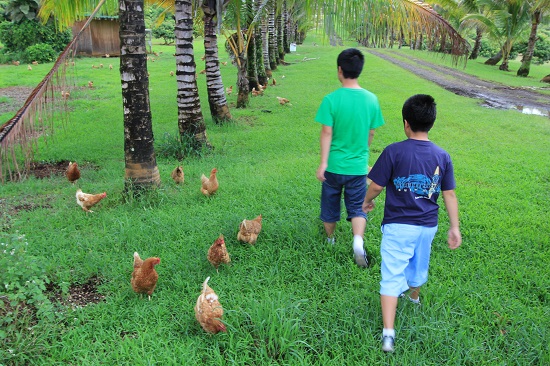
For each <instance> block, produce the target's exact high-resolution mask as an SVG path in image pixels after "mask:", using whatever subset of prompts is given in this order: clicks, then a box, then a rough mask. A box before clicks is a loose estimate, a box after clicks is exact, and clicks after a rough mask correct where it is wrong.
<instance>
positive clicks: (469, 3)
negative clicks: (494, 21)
mask: <svg viewBox="0 0 550 366" xmlns="http://www.w3.org/2000/svg"><path fill="white" fill-rule="evenodd" d="M434 9H435V10H436V11H437V12H438V13H439V14H441V15H443V16H444V17H445V19H447V20H448V21H449V23H451V24H452V26H453V27H455V28H457V29H459V30H462V29H465V28H466V29H467V27H463V26H462V24H461V21H462V18H463V17H464V16H466V15H467V14H473V13H482V10H483V8H480V7H479V6H478V4H477V1H476V0H439V1H438V3H437V4H436V5H434ZM475 32H476V36H475V39H474V46H473V47H472V51H471V52H470V56H469V57H468V59H470V60H475V59H477V57H478V56H479V51H480V50H481V39H482V38H483V27H480V26H476V27H475Z"/></svg>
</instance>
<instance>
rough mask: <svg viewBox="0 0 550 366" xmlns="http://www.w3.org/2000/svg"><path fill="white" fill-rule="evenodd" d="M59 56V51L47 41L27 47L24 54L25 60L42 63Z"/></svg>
mask: <svg viewBox="0 0 550 366" xmlns="http://www.w3.org/2000/svg"><path fill="white" fill-rule="evenodd" d="M56 58H57V52H55V51H54V49H53V48H52V46H50V45H49V44H47V43H39V44H35V45H32V46H30V47H28V48H27V51H25V54H24V59H23V61H24V62H27V63H29V62H33V61H38V62H40V63H44V62H52V61H55V59H56Z"/></svg>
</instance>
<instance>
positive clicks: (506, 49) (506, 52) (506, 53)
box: [498, 40, 512, 71]
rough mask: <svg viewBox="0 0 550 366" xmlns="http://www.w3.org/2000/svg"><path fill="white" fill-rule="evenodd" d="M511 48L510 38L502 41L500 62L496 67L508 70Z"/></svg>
mask: <svg viewBox="0 0 550 366" xmlns="http://www.w3.org/2000/svg"><path fill="white" fill-rule="evenodd" d="M511 49H512V42H511V41H510V40H506V42H504V45H503V46H502V63H501V64H500V66H499V67H498V69H499V70H502V71H510V69H509V68H508V61H509V58H510V50H511Z"/></svg>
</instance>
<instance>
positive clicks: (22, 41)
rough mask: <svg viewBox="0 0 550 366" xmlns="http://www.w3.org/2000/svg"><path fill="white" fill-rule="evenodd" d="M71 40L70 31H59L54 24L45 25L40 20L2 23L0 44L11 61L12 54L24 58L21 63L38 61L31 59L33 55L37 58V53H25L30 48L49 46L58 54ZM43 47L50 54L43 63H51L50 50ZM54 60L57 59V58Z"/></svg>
mask: <svg viewBox="0 0 550 366" xmlns="http://www.w3.org/2000/svg"><path fill="white" fill-rule="evenodd" d="M71 38H72V33H71V30H70V29H67V30H65V31H57V30H56V29H55V26H54V24H53V22H48V23H46V24H45V25H44V24H42V23H40V22H39V21H38V20H27V19H25V20H23V21H21V22H20V23H14V22H10V21H4V22H2V23H0V42H2V44H3V45H4V48H3V49H2V53H4V54H5V55H6V56H7V58H8V59H10V57H9V56H10V54H12V55H13V56H15V55H19V57H22V59H20V60H19V61H21V62H32V61H38V59H37V58H32V57H30V56H31V55H33V56H36V54H35V53H36V52H35V51H31V52H25V51H27V48H28V47H30V46H33V45H37V44H46V45H49V46H50V48H51V49H52V50H53V51H54V52H55V53H58V52H60V51H62V50H63V49H64V48H65V46H66V45H67V43H69V42H70V40H71ZM41 47H42V49H43V50H46V51H47V52H48V54H47V55H45V56H44V60H43V61H48V60H49V61H51V59H52V57H51V52H50V51H49V48H47V47H44V46H41ZM39 49H40V48H39ZM29 57H30V58H29ZM53 59H55V56H54V57H53Z"/></svg>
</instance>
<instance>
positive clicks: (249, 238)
mask: <svg viewBox="0 0 550 366" xmlns="http://www.w3.org/2000/svg"><path fill="white" fill-rule="evenodd" d="M260 231H262V215H258V217H256V218H255V219H254V220H246V219H244V220H243V221H242V222H241V223H240V224H239V233H238V234H237V240H239V241H243V242H245V243H249V244H251V245H254V244H256V240H258V235H259V234H260Z"/></svg>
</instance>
